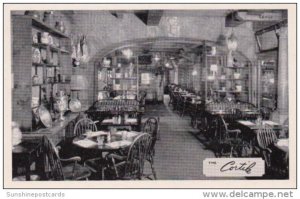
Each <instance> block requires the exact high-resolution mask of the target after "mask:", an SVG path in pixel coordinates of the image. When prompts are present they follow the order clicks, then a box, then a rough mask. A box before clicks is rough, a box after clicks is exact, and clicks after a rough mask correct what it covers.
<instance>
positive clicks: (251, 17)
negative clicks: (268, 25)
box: [225, 10, 284, 27]
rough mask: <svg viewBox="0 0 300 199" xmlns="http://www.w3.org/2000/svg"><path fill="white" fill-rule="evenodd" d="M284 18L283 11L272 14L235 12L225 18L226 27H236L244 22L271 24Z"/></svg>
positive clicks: (269, 12) (264, 12)
mask: <svg viewBox="0 0 300 199" xmlns="http://www.w3.org/2000/svg"><path fill="white" fill-rule="evenodd" d="M283 17H284V14H283V11H280V10H279V11H278V12H272V11H266V10H261V11H255V12H253V11H247V10H241V11H234V12H231V13H229V14H227V16H226V18H225V27H236V26H238V25H240V24H242V23H244V22H247V21H252V22H271V21H281V20H282V19H283Z"/></svg>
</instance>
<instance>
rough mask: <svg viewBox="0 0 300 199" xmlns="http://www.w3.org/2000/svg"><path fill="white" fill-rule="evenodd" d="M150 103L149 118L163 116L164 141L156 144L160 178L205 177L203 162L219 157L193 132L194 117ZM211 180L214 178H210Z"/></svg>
mask: <svg viewBox="0 0 300 199" xmlns="http://www.w3.org/2000/svg"><path fill="white" fill-rule="evenodd" d="M167 101H168V100H167V99H166V100H165V103H164V104H159V105H147V106H146V113H145V118H146V117H148V116H159V117H160V140H158V141H157V142H156V146H155V150H156V153H155V162H154V166H155V170H156V172H157V178H158V180H205V179H208V178H207V177H205V175H204V174H203V172H202V162H203V160H204V159H205V158H209V157H215V156H214V153H213V152H212V151H210V150H207V149H205V146H204V145H203V144H201V142H199V140H197V139H196V138H195V136H194V135H193V134H192V133H193V132H196V131H195V130H194V129H193V128H192V127H191V126H190V117H188V116H185V117H180V116H179V115H178V114H177V113H175V112H174V111H173V110H172V107H170V106H168V105H167ZM210 179H211V178H210Z"/></svg>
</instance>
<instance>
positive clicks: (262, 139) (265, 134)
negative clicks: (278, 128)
mask: <svg viewBox="0 0 300 199" xmlns="http://www.w3.org/2000/svg"><path fill="white" fill-rule="evenodd" d="M275 142H277V136H276V133H275V131H273V129H271V128H269V127H264V128H261V129H259V130H258V131H257V144H258V147H259V149H258V152H259V154H260V155H261V156H262V157H263V159H264V160H265V163H266V167H267V168H269V169H270V168H271V166H272V165H271V154H272V150H271V148H270V146H272V145H273V144H274V143H275Z"/></svg>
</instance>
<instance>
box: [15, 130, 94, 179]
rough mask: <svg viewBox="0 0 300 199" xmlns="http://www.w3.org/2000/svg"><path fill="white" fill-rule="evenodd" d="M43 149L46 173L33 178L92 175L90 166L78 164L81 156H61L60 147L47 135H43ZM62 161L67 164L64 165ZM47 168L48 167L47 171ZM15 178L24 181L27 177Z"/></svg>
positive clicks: (70, 177)
mask: <svg viewBox="0 0 300 199" xmlns="http://www.w3.org/2000/svg"><path fill="white" fill-rule="evenodd" d="M41 151H42V153H43V157H44V163H43V164H44V173H42V174H40V175H39V176H37V175H32V176H31V180H45V179H46V180H53V181H58V180H84V179H86V180H87V179H88V177H89V176H90V175H91V172H90V170H89V169H88V168H86V167H83V166H81V165H79V164H78V162H79V161H80V157H78V156H75V157H71V158H68V159H62V158H60V157H59V154H58V148H56V147H55V146H54V145H53V143H52V142H51V141H50V140H49V139H48V137H47V136H43V137H42V144H41ZM62 163H65V164H66V165H65V166H63V165H62ZM45 168H47V171H46V169H45ZM48 169H49V170H50V171H49V172H48ZM13 180H16V181H19V180H21V181H22V180H25V177H22V176H19V177H17V178H14V179H13Z"/></svg>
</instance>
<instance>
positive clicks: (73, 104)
mask: <svg viewBox="0 0 300 199" xmlns="http://www.w3.org/2000/svg"><path fill="white" fill-rule="evenodd" d="M69 108H70V110H71V111H72V112H75V113H76V112H80V111H81V102H80V101H79V100H78V99H71V101H70V102H69Z"/></svg>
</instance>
